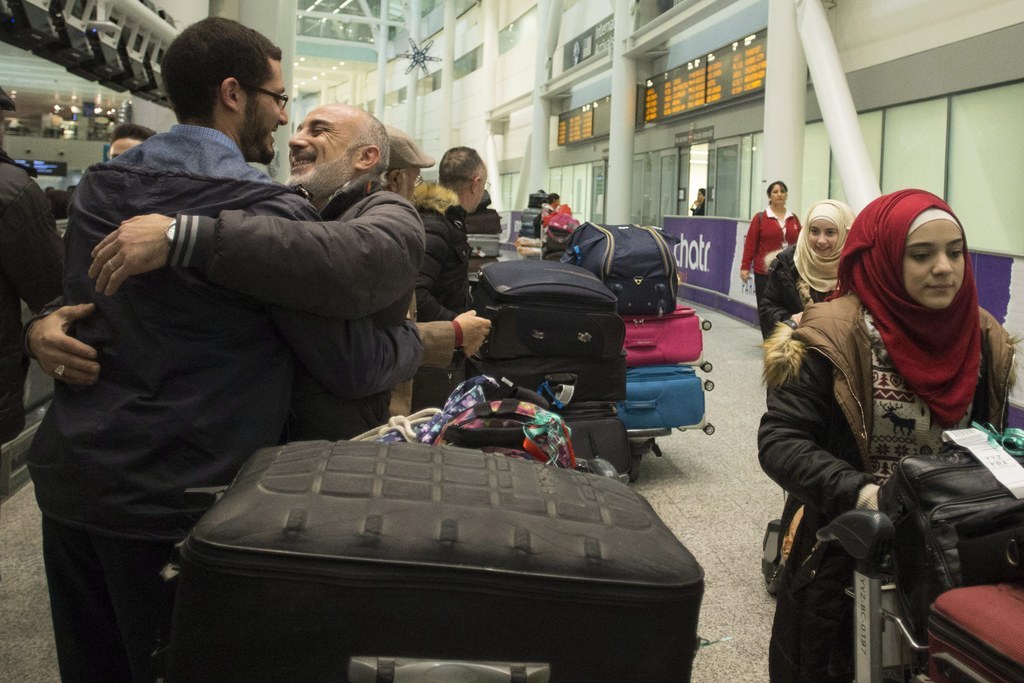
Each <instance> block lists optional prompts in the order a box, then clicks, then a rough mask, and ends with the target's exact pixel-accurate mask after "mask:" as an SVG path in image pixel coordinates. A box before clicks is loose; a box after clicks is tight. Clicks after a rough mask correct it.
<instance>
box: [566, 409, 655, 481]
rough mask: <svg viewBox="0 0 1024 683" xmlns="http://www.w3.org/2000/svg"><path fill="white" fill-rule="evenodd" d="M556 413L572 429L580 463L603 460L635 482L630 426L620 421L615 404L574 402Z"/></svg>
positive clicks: (571, 433) (570, 430)
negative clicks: (596, 459) (627, 429)
mask: <svg viewBox="0 0 1024 683" xmlns="http://www.w3.org/2000/svg"><path fill="white" fill-rule="evenodd" d="M554 409H555V410H556V412H557V413H558V414H559V415H561V416H562V421H563V422H565V424H566V426H567V427H568V428H569V433H570V438H571V440H572V448H573V451H575V453H576V459H577V460H590V459H591V458H603V459H604V460H607V461H608V462H609V463H611V464H612V466H613V467H614V468H615V470H616V471H617V472H618V473H619V474H628V475H629V476H630V479H631V480H635V478H636V477H635V476H633V471H632V469H633V468H632V458H631V457H630V448H629V438H628V437H627V435H626V425H624V424H623V423H622V420H620V419H619V414H618V410H617V408H616V406H615V404H614V403H609V402H601V401H583V402H580V401H576V400H573V401H571V402H569V403H568V404H566V405H565V406H564V407H562V408H557V407H556V408H554Z"/></svg>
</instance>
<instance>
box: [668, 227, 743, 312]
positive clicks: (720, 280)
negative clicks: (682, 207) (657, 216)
mask: <svg viewBox="0 0 1024 683" xmlns="http://www.w3.org/2000/svg"><path fill="white" fill-rule="evenodd" d="M662 229H663V230H664V231H665V232H666V233H668V234H670V235H675V236H676V237H678V238H679V244H678V246H676V248H675V254H674V255H675V259H676V266H677V267H678V268H679V274H680V276H681V277H682V281H683V282H684V283H686V284H688V285H692V286H694V287H701V288H703V289H710V290H713V291H716V292H719V293H720V294H728V293H729V279H730V278H729V276H730V273H731V271H732V262H733V256H734V254H735V253H736V221H735V220H728V219H725V218H691V217H687V216H666V217H665V222H664V225H663V226H662Z"/></svg>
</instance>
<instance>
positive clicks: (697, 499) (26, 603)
mask: <svg viewBox="0 0 1024 683" xmlns="http://www.w3.org/2000/svg"><path fill="white" fill-rule="evenodd" d="M699 312H700V314H701V315H702V316H704V317H706V318H707V319H708V320H710V321H711V322H712V323H713V327H712V329H711V330H709V331H707V332H705V336H704V355H705V359H706V360H708V361H711V363H712V364H713V366H714V367H713V369H712V371H711V372H710V373H700V374H702V375H704V376H705V377H707V378H708V379H711V380H713V381H714V383H715V388H714V390H712V391H711V392H709V393H708V394H707V395H706V399H707V419H708V421H709V422H711V423H712V424H714V426H715V430H716V431H715V433H714V434H713V435H712V436H708V435H706V434H704V433H703V432H701V431H697V430H692V431H686V432H675V433H673V435H672V436H668V437H661V438H659V439H658V444H659V446H660V447H661V449H662V451H663V453H664V455H663V457H661V458H657V457H653V456H647V457H646V458H645V460H644V462H643V466H642V468H641V472H640V479H639V480H638V481H637V482H636V483H634V484H632V485H631V486H633V487H635V489H636V490H637V491H639V492H641V493H642V494H643V495H644V496H646V497H647V498H648V500H650V501H651V504H652V505H653V506H654V508H655V509H656V510H657V511H658V513H659V514H660V515H661V516H662V517H663V518H664V520H665V522H666V523H667V524H668V525H669V527H670V528H671V529H672V530H673V531H674V532H675V534H676V535H677V536H678V537H679V538H680V540H682V542H683V543H684V544H686V546H687V547H688V548H689V549H690V550H691V552H693V554H694V555H695V556H696V557H697V559H698V561H700V563H701V564H702V566H703V567H704V570H705V574H706V576H705V580H706V590H705V595H704V602H703V605H702V608H701V616H700V624H699V627H698V633H699V634H700V636H701V637H702V638H705V639H706V640H708V641H710V644H708V645H707V646H706V647H703V648H702V649H701V650H700V651H699V652H698V654H697V658H696V662H695V665H694V673H693V679H692V680H693V681H694V682H695V683H720V682H721V683H724V682H729V683H732V682H737V681H751V682H761V681H767V680H768V673H767V672H768V669H767V650H768V635H769V631H770V627H771V618H772V612H773V610H774V603H773V601H772V599H771V598H770V597H769V596H768V595H767V593H765V591H764V588H763V582H762V579H761V571H760V557H761V542H762V536H763V533H764V527H765V524H766V522H767V521H768V520H769V519H771V518H772V517H775V516H778V514H779V512H780V511H781V508H782V493H781V490H780V489H779V488H778V487H777V486H775V485H774V484H773V483H772V482H771V481H769V480H768V478H767V477H766V476H765V475H764V474H763V473H762V472H761V469H760V467H759V466H758V463H757V448H756V437H757V435H756V432H757V425H758V421H759V420H760V417H761V413H762V412H763V410H764V390H763V389H762V387H761V383H760V369H761V356H760V350H759V348H758V346H757V345H758V343H759V342H760V335H759V334H758V332H757V331H756V330H755V329H754V328H752V327H749V326H748V325H746V324H744V323H740V322H738V321H736V320H733V319H732V318H729V317H727V316H724V315H721V314H718V313H715V312H713V311H699ZM39 543H40V539H39V512H38V509H37V508H36V505H35V499H34V497H33V492H32V489H31V486H29V487H26V488H24V489H22V490H21V491H19V492H18V493H17V494H15V495H14V496H13V497H12V498H11V499H10V500H8V501H7V502H6V503H4V505H3V508H2V510H0V576H2V580H0V680H3V681H12V682H13V681H18V682H19V683H33V682H47V683H49V682H51V681H57V680H59V677H58V675H57V669H56V663H55V658H54V649H53V639H52V635H51V632H50V621H49V612H48V609H49V608H48V602H47V597H46V586H45V577H44V575H43V567H42V559H41V556H40V547H39ZM628 637H629V635H628V634H624V638H626V639H628Z"/></svg>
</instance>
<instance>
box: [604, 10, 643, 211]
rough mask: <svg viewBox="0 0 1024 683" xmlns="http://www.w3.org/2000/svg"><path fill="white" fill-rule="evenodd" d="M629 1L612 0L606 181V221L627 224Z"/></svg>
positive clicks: (631, 64)
mask: <svg viewBox="0 0 1024 683" xmlns="http://www.w3.org/2000/svg"><path fill="white" fill-rule="evenodd" d="M632 4H633V3H632V2H631V0H615V36H614V39H613V41H612V92H613V93H615V94H614V95H613V96H612V103H611V114H610V116H611V133H610V134H609V136H608V179H607V184H606V185H605V222H606V223H609V224H612V225H617V224H623V223H629V221H630V215H629V208H630V203H631V192H632V188H633V181H632V178H631V176H632V172H633V131H634V130H635V129H636V72H637V68H636V61H635V60H633V59H630V58H628V57H626V56H625V55H624V54H623V53H624V52H625V46H626V40H627V39H628V38H629V36H630V35H631V34H632V32H633V17H632V14H631V13H630V7H631V5H632Z"/></svg>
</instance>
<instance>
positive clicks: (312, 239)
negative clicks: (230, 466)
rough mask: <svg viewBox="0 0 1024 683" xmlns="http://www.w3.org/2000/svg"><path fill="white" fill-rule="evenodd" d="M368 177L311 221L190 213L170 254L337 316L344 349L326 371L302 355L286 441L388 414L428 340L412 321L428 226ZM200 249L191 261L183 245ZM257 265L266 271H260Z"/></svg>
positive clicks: (244, 287) (341, 432) (241, 285)
mask: <svg viewBox="0 0 1024 683" xmlns="http://www.w3.org/2000/svg"><path fill="white" fill-rule="evenodd" d="M380 187H381V186H380V182H379V180H378V179H375V178H373V177H372V176H369V175H364V176H361V177H359V178H355V179H353V180H352V181H350V182H349V183H348V184H346V185H345V187H343V188H341V189H340V190H339V191H338V192H336V193H335V194H334V195H333V196H332V197H331V199H330V201H329V202H328V203H327V205H326V206H324V208H323V210H322V211H321V214H320V217H319V218H320V220H317V221H316V222H313V223H306V224H303V225H302V226H301V227H300V226H299V225H297V224H296V223H295V222H293V221H288V220H281V219H278V218H274V217H271V216H250V215H247V214H246V213H244V212H239V211H227V212H223V213H221V214H220V216H219V217H217V218H203V217H199V218H194V219H193V218H192V217H188V218H184V217H183V218H182V220H180V221H179V223H181V224H182V226H183V227H184V228H185V230H186V231H188V232H187V233H186V234H183V236H182V239H183V240H186V241H188V242H191V243H194V244H195V245H196V246H195V249H192V250H185V249H181V250H178V249H175V255H176V257H175V259H174V260H173V263H174V264H175V265H179V266H189V267H193V268H198V269H199V270H200V271H202V272H203V273H210V274H211V275H213V276H214V277H215V278H218V279H220V280H221V281H223V282H225V283H230V285H229V286H231V288H232V289H239V290H240V291H242V292H244V293H246V294H249V295H251V296H253V297H255V298H256V299H258V300H260V301H270V302H273V303H275V304H278V305H280V306H286V307H287V308H288V311H287V312H282V313H281V315H285V316H287V317H291V316H295V317H297V318H299V319H302V318H306V317H308V316H307V315H306V314H305V313H303V311H308V312H310V313H314V314H316V315H317V316H318V317H322V316H329V317H330V318H333V319H334V321H333V323H331V327H332V329H334V330H336V331H338V332H340V335H339V336H336V337H335V340H336V342H337V344H338V345H339V347H340V348H341V349H343V350H345V352H346V353H345V354H344V355H343V356H341V357H340V358H338V359H337V361H336V362H334V363H333V365H332V368H331V375H330V377H329V378H328V379H326V380H325V379H324V378H323V377H321V376H319V373H315V372H311V371H310V370H309V369H308V368H307V367H306V366H305V364H302V365H300V366H299V368H298V371H297V373H296V377H295V386H294V396H293V400H292V406H291V410H290V411H289V417H288V425H287V430H286V432H285V434H284V439H285V440H288V441H308V440H315V439H326V440H328V441H337V440H340V439H348V438H351V437H353V436H355V435H357V434H361V433H362V432H365V431H367V430H368V429H370V428H371V427H376V426H379V425H381V424H383V423H384V422H387V419H388V403H389V396H390V389H391V388H392V387H394V386H395V385H397V384H399V383H401V382H404V381H406V380H408V379H409V378H411V377H412V376H413V375H414V374H415V372H416V368H417V367H418V366H419V363H420V355H421V353H422V345H421V343H420V341H419V336H418V334H417V332H416V328H415V325H413V324H412V323H407V322H406V313H407V310H408V307H409V301H410V300H411V298H412V292H413V288H414V287H415V282H416V273H417V272H418V271H419V263H420V261H421V260H422V258H423V228H422V226H421V224H420V219H419V216H418V215H417V213H416V211H415V209H413V207H412V204H410V203H409V202H408V201H406V200H405V199H403V198H402V197H401V196H400V195H397V194H395V193H393V192H385V191H382V190H381V189H380ZM186 253H189V254H191V259H186V258H185V256H183V254H186ZM253 272H258V273H259V277H253Z"/></svg>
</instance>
